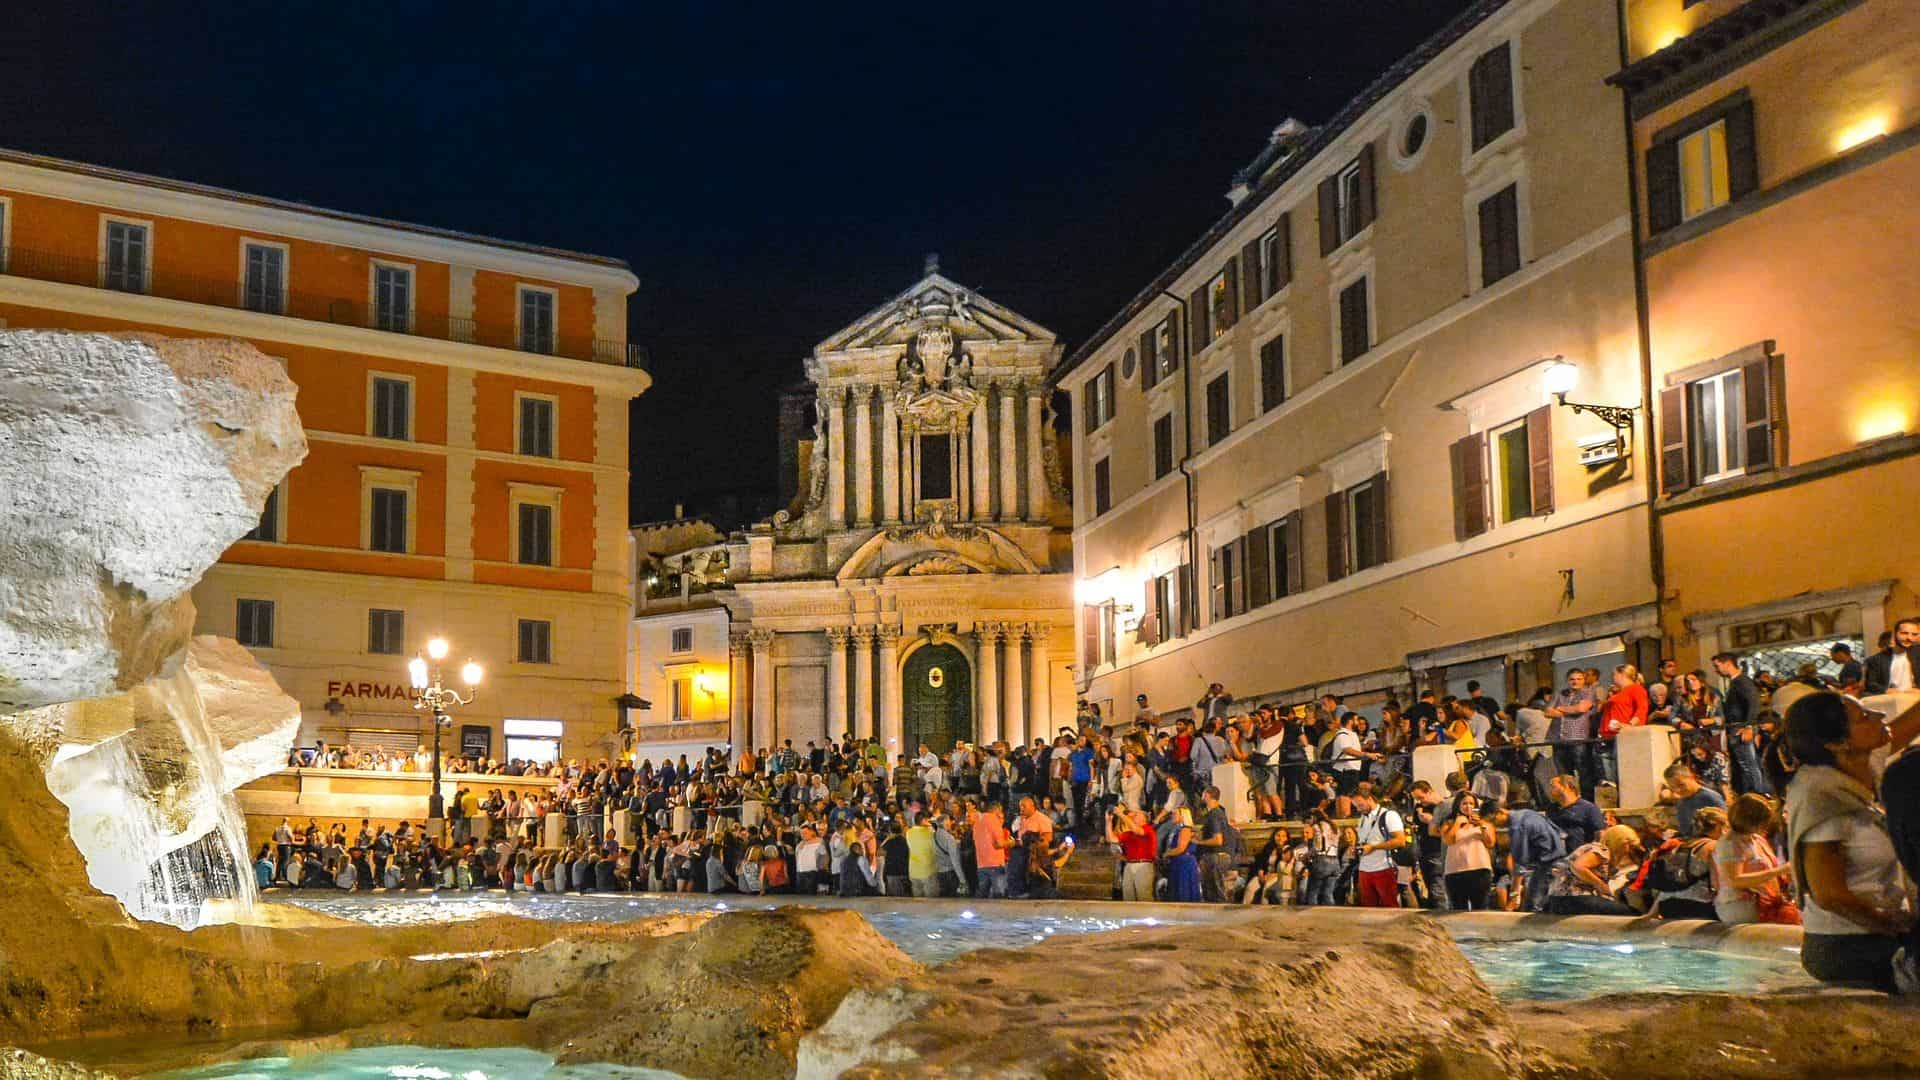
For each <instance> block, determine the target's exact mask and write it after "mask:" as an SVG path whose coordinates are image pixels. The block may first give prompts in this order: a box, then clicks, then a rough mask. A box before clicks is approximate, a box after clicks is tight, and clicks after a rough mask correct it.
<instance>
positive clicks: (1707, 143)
mask: <svg viewBox="0 0 1920 1080" xmlns="http://www.w3.org/2000/svg"><path fill="white" fill-rule="evenodd" d="M1728 196H1729V192H1728V184H1727V122H1726V121H1725V120H1715V121H1714V122H1713V123H1711V124H1708V125H1707V126H1706V127H1704V128H1701V129H1700V130H1699V131H1696V132H1694V133H1693V134H1691V135H1688V136H1686V137H1684V138H1682V139H1681V140H1680V219H1681V220H1682V221H1688V220H1691V219H1693V218H1696V217H1699V216H1700V215H1701V214H1704V213H1706V212H1707V211H1709V210H1711V209H1713V208H1714V207H1716V206H1723V205H1725V204H1726V202H1727V199H1728Z"/></svg>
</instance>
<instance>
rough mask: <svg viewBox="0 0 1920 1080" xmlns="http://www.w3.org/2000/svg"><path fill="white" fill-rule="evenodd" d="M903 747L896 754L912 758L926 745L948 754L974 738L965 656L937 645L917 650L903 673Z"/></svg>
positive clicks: (969, 675)
mask: <svg viewBox="0 0 1920 1080" xmlns="http://www.w3.org/2000/svg"><path fill="white" fill-rule="evenodd" d="M900 679H901V683H902V685H903V693H902V695H901V697H902V704H903V705H904V707H905V712H906V716H905V717H904V718H903V719H904V723H903V724H902V725H901V739H902V745H901V746H900V747H899V748H898V749H897V750H895V751H894V752H895V753H901V754H906V755H907V756H908V757H912V756H913V755H914V754H917V753H919V752H920V744H921V743H925V744H927V745H928V746H930V747H932V748H933V749H934V752H935V753H939V754H945V753H946V752H947V751H949V750H951V749H953V744H954V743H955V742H957V741H959V740H960V739H967V740H969V741H971V739H972V738H973V668H972V667H971V666H970V665H969V664H968V663H967V657H966V654H965V653H962V652H961V651H960V650H959V649H956V648H954V647H953V646H951V645H942V644H934V645H928V646H925V647H924V648H920V649H916V650H914V652H913V654H912V655H911V656H909V657H907V665H906V670H905V671H903V672H901V675H900Z"/></svg>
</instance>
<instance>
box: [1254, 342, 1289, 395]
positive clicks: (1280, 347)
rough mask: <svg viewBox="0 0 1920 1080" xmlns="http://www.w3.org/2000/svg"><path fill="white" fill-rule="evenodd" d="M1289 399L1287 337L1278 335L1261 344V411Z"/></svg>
mask: <svg viewBox="0 0 1920 1080" xmlns="http://www.w3.org/2000/svg"><path fill="white" fill-rule="evenodd" d="M1286 400H1287V339H1286V336H1285V335H1276V336H1275V337H1273V338H1272V339H1271V340H1269V341H1267V342H1265V343H1264V344H1262V345H1261V346H1260V411H1261V412H1267V411H1269V410H1271V409H1277V408H1279V407H1280V405H1281V404H1282V403H1283V402H1285V401H1286Z"/></svg>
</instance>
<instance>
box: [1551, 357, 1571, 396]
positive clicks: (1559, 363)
mask: <svg viewBox="0 0 1920 1080" xmlns="http://www.w3.org/2000/svg"><path fill="white" fill-rule="evenodd" d="M1544 378H1545V382H1546V385H1547V393H1549V394H1552V395H1554V396H1555V397H1566V396H1567V395H1568V394H1570V393H1572V392H1573V388H1574V387H1575V386H1578V385H1579V384H1580V369H1579V368H1577V367H1575V366H1574V365H1572V364H1569V363H1567V362H1566V361H1565V360H1555V361H1554V362H1553V363H1551V364H1548V365H1547V370H1546V372H1545V375H1544Z"/></svg>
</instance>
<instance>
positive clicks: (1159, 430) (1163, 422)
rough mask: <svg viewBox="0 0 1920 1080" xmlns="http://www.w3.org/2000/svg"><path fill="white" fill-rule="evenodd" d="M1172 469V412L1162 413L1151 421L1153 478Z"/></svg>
mask: <svg viewBox="0 0 1920 1080" xmlns="http://www.w3.org/2000/svg"><path fill="white" fill-rule="evenodd" d="M1172 471H1173V414H1172V413H1162V414H1160V417H1159V418H1158V419H1156V420H1155V421H1154V422H1153V478H1154V479H1155V480H1158V479H1160V478H1161V477H1163V476H1165V475H1167V474H1168V473H1170V472H1172Z"/></svg>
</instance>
